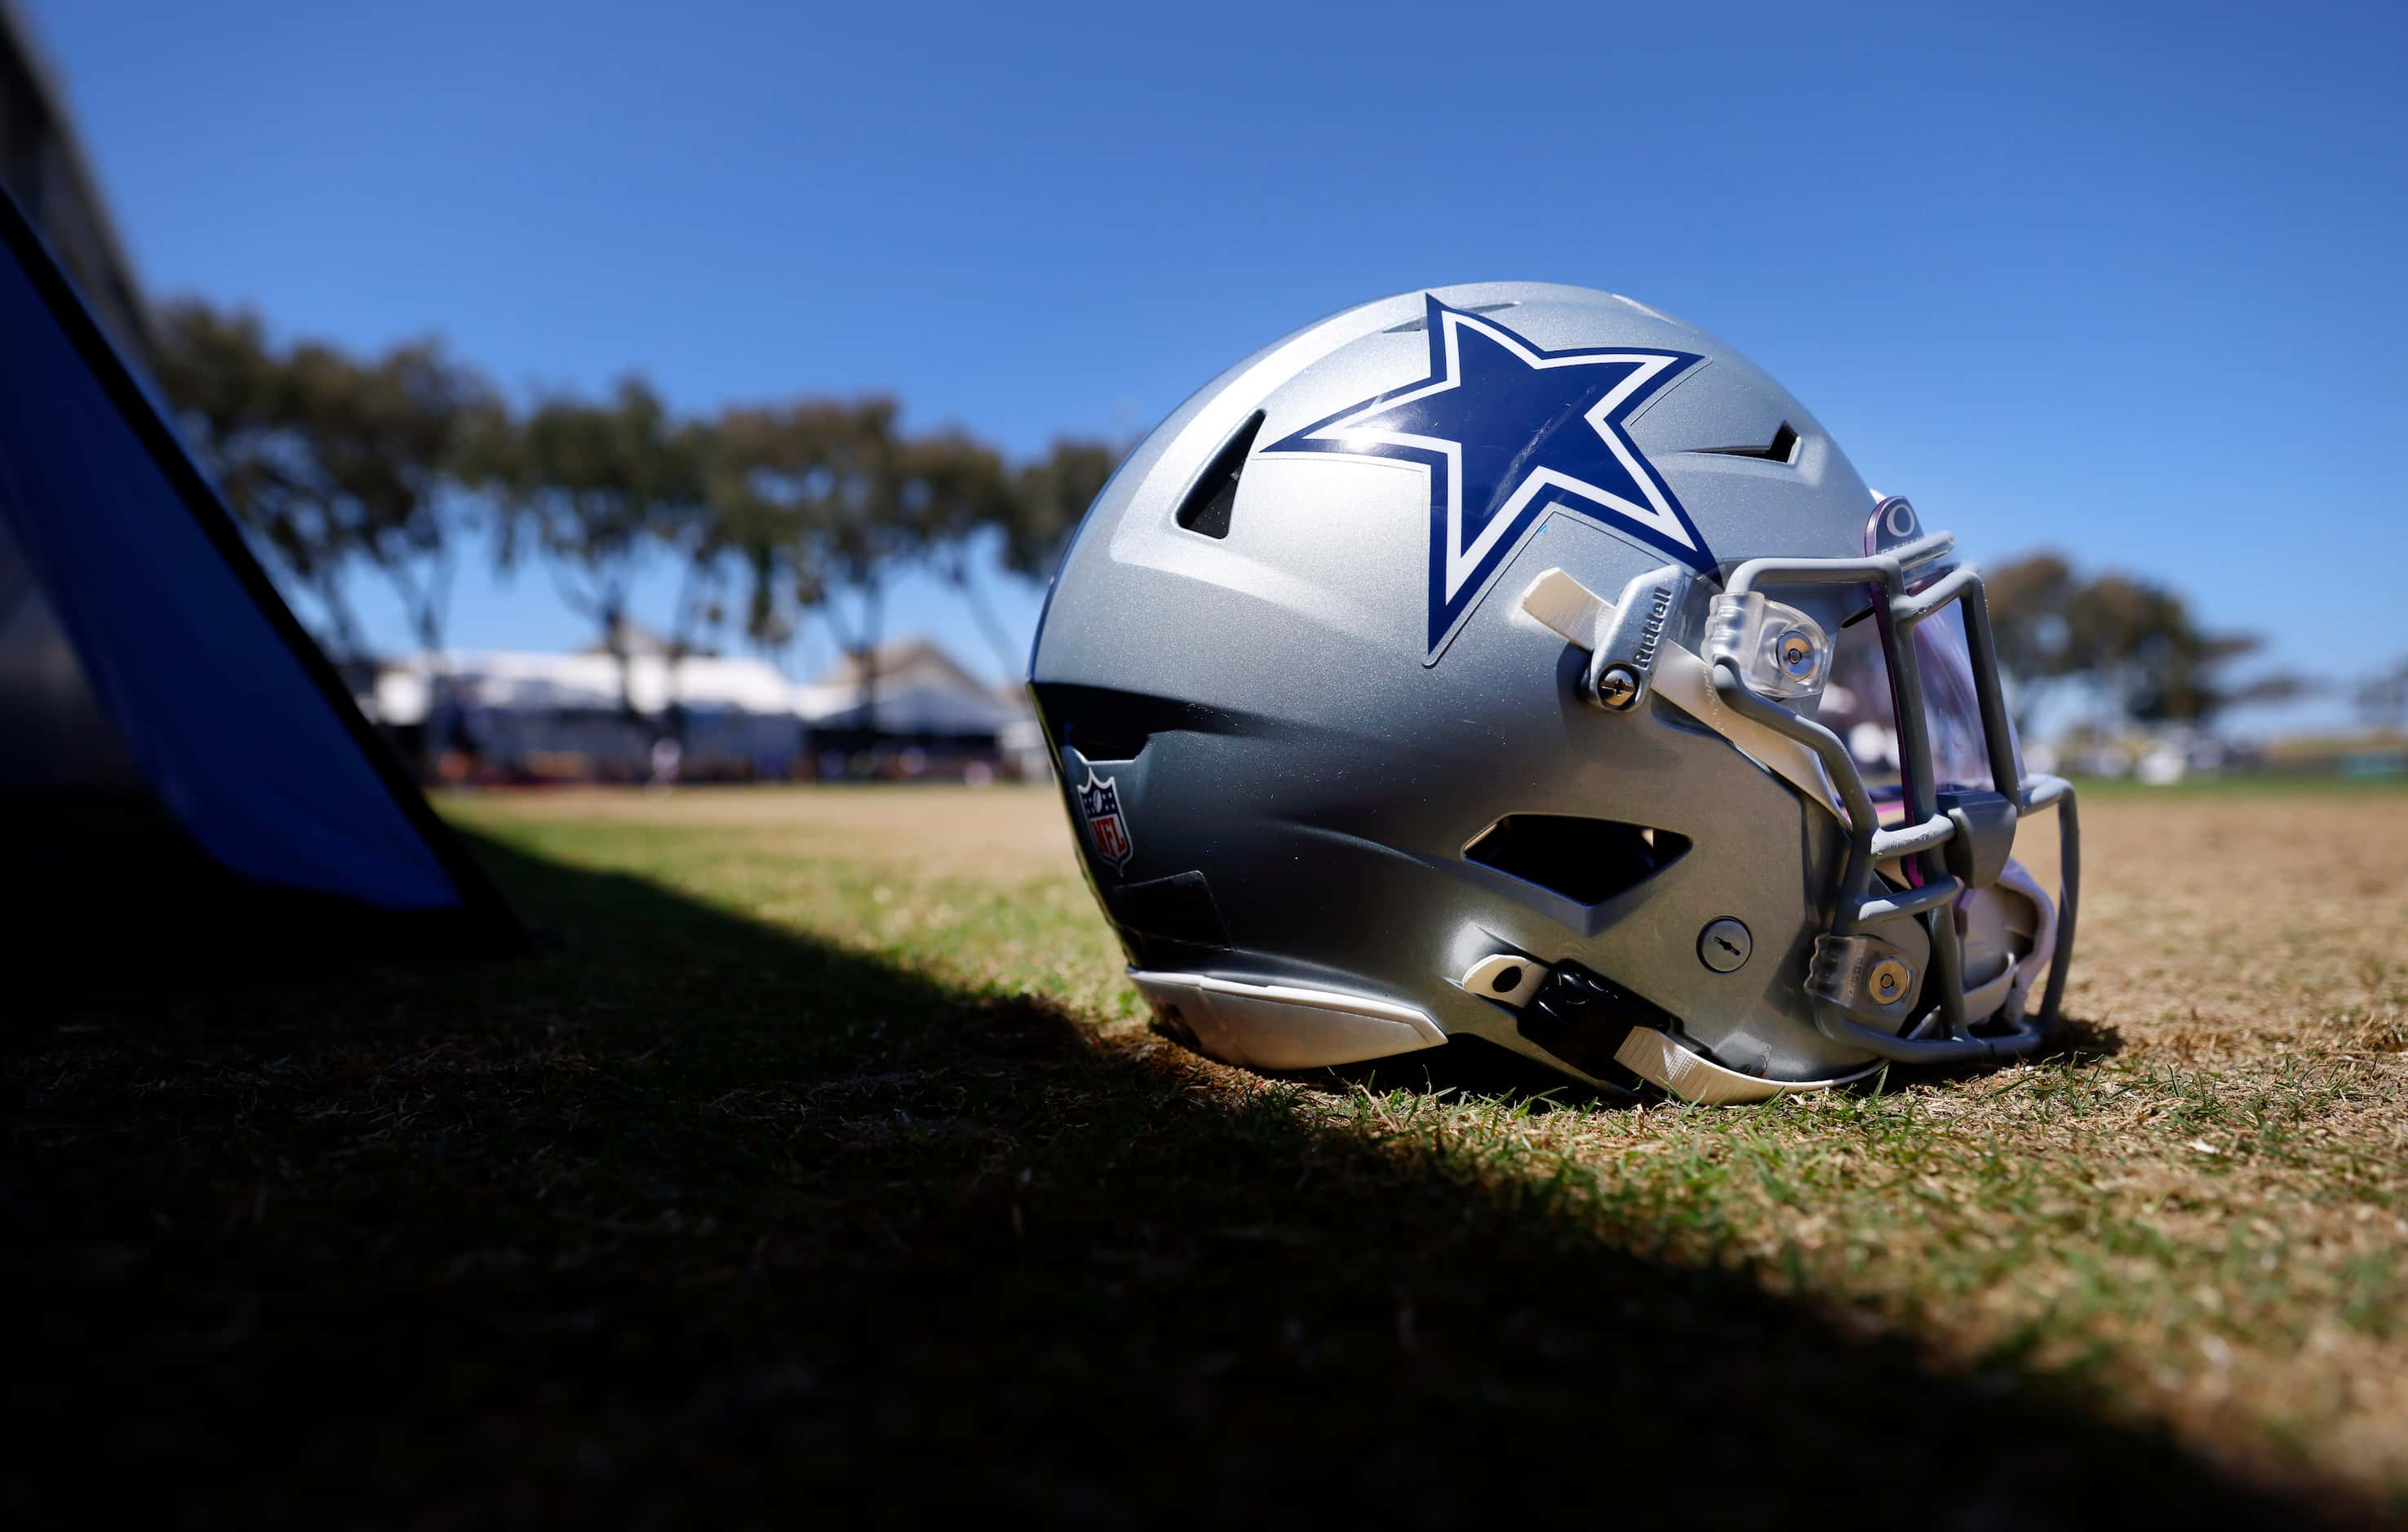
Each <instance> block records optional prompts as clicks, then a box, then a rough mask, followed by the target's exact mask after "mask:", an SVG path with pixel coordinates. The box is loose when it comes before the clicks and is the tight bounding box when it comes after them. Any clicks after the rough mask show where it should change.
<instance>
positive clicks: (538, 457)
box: [158, 300, 2408, 731]
mask: <svg viewBox="0 0 2408 1532" xmlns="http://www.w3.org/2000/svg"><path fill="white" fill-rule="evenodd" d="M161 320H162V322H161V325H160V334H161V337H162V338H161V347H160V353H159V356H158V371H159V377H160V381H161V383H162V385H163V386H164V387H165V390H166V392H167V394H168V395H169V397H170V399H171V400H172V401H173V402H174V404H175V405H176V407H177V408H178V410H179V414H180V415H181V417H182V420H183V423H184V425H185V427H186V430H187V432H188V434H189V436H190V437H191V439H192V440H193V444H194V447H195V450H196V451H198V452H199V453H200V454H201V455H202V457H203V458H204V459H205V461H206V463H207V465H208V467H209V468H211V469H212V470H213V471H214V472H215V474H216V476H217V478H218V481H219V483H220V484H221V485H222V486H223V488H224V490H225V492H226V494H227V497H228V499H229V500H230V501H231V502H232V504H233V506H234V507H235V509H236V513H237V514H238V515H240V516H241V517H242V518H243V520H244V521H245V523H247V524H248V526H249V528H250V530H251V533H252V534H253V535H254V537H255V538H256V540H257V541H258V543H259V544H260V545H261V546H262V547H264V548H265V550H266V551H267V552H268V555H269V557H270V558H271V559H272V560H273V561H274V562H275V563H276V564H278V565H279V566H280V569H279V573H280V574H282V575H283V576H284V577H285V579H286V580H289V581H290V582H291V584H292V585H294V586H295V587H297V588H299V589H301V590H303V591H305V592H307V593H308V594H309V595H310V597H311V598H312V601H311V605H312V606H314V608H315V609H316V610H317V611H318V612H319V613H320V614H321V615H322V626H323V630H324V631H323V637H325V639H326V641H327V647H328V648H329V650H330V651H333V652H334V653H336V654H337V657H341V658H360V657H364V656H365V654H366V648H365V643H364V639H363V636H362V634H361V630H360V624H359V622H358V619H357V617H356V614H355V612H354V610H353V607H352V600H351V590H352V588H353V581H354V580H356V579H357V577H358V575H359V574H360V572H361V571H363V570H366V571H370V572H372V573H373V574H374V575H375V576H376V577H378V578H380V579H381V580H384V581H385V582H386V583H387V584H388V585H389V586H390V587H391V589H392V591H393V593H394V595H395V597H396V598H397V599H398V601H399V603H400V605H401V608H402V609H403V611H404V612H405V613H406V614H407V616H408V620H409V624H410V628H411V631H412V633H413V635H414V636H415V637H416V639H417V641H418V644H419V646H420V647H421V648H422V649H423V650H424V651H426V652H427V653H429V654H430V655H432V654H437V653H439V652H440V651H442V649H443V648H444V637H445V627H446V614H447V612H448V609H449V606H450V600H451V593H452V583H453V579H454V576H455V575H456V573H457V571H458V569H459V566H460V563H461V561H462V560H463V558H465V557H467V556H471V553H472V551H476V550H480V549H486V550H490V551H492V553H493V555H494V556H495V558H496V559H497V560H498V562H499V564H500V566H501V567H502V568H503V569H505V570H511V569H516V568H518V567H520V566H523V565H526V564H536V565H539V566H541V567H542V568H543V569H545V570H546V571H547V572H548V573H549V575H550V577H551V578H552V580H553V581H554V582H555V583H556V585H557V586H558V588H559V592H560V594H561V597H562V599H563V600H564V601H566V603H567V605H568V606H569V607H570V608H571V609H574V610H576V611H577V612H579V613H581V614H582V615H583V616H584V617H585V618H586V619H587V620H588V621H590V622H591V623H593V624H594V627H595V632H596V634H597V635H598V636H599V637H600V641H601V643H602V644H603V645H604V646H605V647H607V648H608V649H609V651H610V652H611V653H612V654H613V655H614V656H615V657H616V658H617V660H618V663H619V668H620V676H621V701H622V706H623V708H624V709H626V710H627V711H628V712H629V713H630V714H631V715H632V713H633V711H634V709H633V706H632V701H631V699H630V696H629V687H628V685H627V676H628V672H629V668H630V664H629V662H630V659H631V641H632V638H633V635H634V634H635V632H636V631H637V625H638V614H637V613H636V612H635V611H634V610H633V607H634V604H635V600H636V591H637V588H638V574H639V572H641V571H642V570H644V569H646V568H647V567H650V566H653V565H654V564H655V563H656V562H657V561H660V560H664V559H666V560H668V561H670V562H671V563H672V564H673V566H674V567H675V568H676V569H677V570H678V571H679V578H678V580H677V582H676V586H677V595H676V597H675V601H674V604H673V606H671V607H670V608H669V609H667V610H665V611H659V612H652V613H647V614H644V615H645V616H646V617H647V618H648V619H649V621H648V623H647V625H649V626H650V627H652V629H653V630H654V631H656V632H657V633H658V634H659V635H660V636H661V640H662V643H663V647H664V648H665V649H666V651H667V655H668V657H669V659H670V661H671V662H672V666H673V667H674V664H675V662H676V661H677V660H679V659H681V658H683V657H684V656H686V655H689V654H692V653H695V652H698V651H703V650H704V649H706V648H710V647H715V646H719V645H723V644H726V643H729V642H743V643H747V644H750V645H752V646H754V647H756V648H758V649H760V650H763V651H770V652H775V651H780V650H781V649H782V648H783V647H784V646H785V644H786V643H787V642H788V641H789V640H790V639H791V638H792V637H793V636H794V634H795V633H796V629H797V627H798V625H799V624H801V623H804V622H807V621H818V622H821V623H824V624H825V627H826V629H827V631H828V632H829V633H830V634H831V636H832V637H834V638H835V639H836V642H837V644H838V646H839V648H840V649H842V650H843V651H845V652H846V653H847V654H849V655H851V656H852V657H853V661H854V668H855V670H856V673H857V674H858V676H859V677H860V680H861V686H862V694H863V698H864V707H865V714H864V717H865V719H867V716H868V714H867V708H868V706H869V702H868V699H869V696H870V694H871V691H872V689H873V688H874V687H875V685H876V680H877V672H876V656H877V651H878V648H879V644H880V641H881V639H882V630H883V622H882V616H883V604H884V597H885V594H886V592H887V590H888V588H889V587H890V585H891V584H892V582H893V581H894V580H895V579H896V576H897V575H898V574H899V573H901V572H902V571H904V570H905V569H907V568H922V569H929V570H933V571H935V572H937V573H939V575H941V576H942V577H943V578H944V579H946V580H950V581H951V582H952V584H953V586H954V587H955V588H956V589H957V590H958V591H959V592H960V594H961V597H962V600H963V605H964V608H965V609H966V610H967V611H968V613H969V614H970V616H971V617H972V618H973V620H974V621H975V622H976V623H978V625H979V627H980V629H981V631H982V633H983V635H984V636H985V637H986V639H987V641H988V642H989V643H990V644H991V645H993V647H994V649H995V651H996V659H997V662H998V664H999V665H1000V666H1002V667H1003V669H1004V670H1005V671H1006V672H1007V673H1010V672H1011V671H1013V670H1016V669H1017V668H1018V666H1019V664H1020V657H1021V647H1020V644H1019V643H1018V642H1016V641H1015V639H1014V637H1013V636H1011V635H1009V634H1007V633H1006V632H1005V631H1004V629H1003V627H1002V624H1001V623H999V622H998V621H997V620H996V614H995V611H994V609H993V607H992V605H991V604H990V602H989V601H988V599H987V597H986V593H985V591H984V590H983V588H982V584H981V574H980V571H981V569H982V567H983V566H984V565H985V559H986V557H987V556H989V555H993V556H995V557H996V558H998V559H999V562H1000V564H1001V566H1002V567H1003V568H1004V569H1006V570H1007V571H1009V572H1011V574H1012V575H1015V576H1018V577H1021V578H1025V579H1028V580H1042V579H1043V578H1045V576H1046V575H1047V574H1048V573H1049V572H1050V571H1051V570H1052V568H1053V565H1054V559H1055V558H1056V556H1057V555H1058V553H1059V551H1060V549H1061V545H1062V543H1063V540H1064V539H1065V538H1066V537H1068V533H1069V531H1070V529H1071V528H1072V527H1073V526H1075V525H1076V524H1077V521H1078V518H1079V516H1080V515H1081V513H1082V511H1083V510H1084V509H1085V508H1086V506H1087V503H1088V502H1089V501H1090V500H1091V499H1092V498H1094V496H1095V494H1096V493H1097V490H1099V489H1100V488H1101V487H1102V484H1103V482H1104V480H1105V479H1106V478H1107V477H1109V476H1110V474H1111V470H1112V468H1113V466H1114V465H1116V463H1117V462H1118V460H1119V458H1120V456H1121V449H1120V448H1119V447H1117V446H1115V445H1113V444H1111V443H1107V442H1103V441H1097V440H1061V441H1057V442H1056V443H1054V446H1053V448H1052V450H1051V451H1048V452H1047V453H1046V454H1044V455H1043V456H1042V457H1040V458H1039V459H1037V460H1035V461H1033V462H1028V463H1024V464H1019V465H1013V464H1010V463H1007V462H1006V461H1005V460H1004V458H1003V457H1002V456H1001V455H1000V454H999V453H997V452H996V451H995V450H994V449H993V448H991V447H988V446H987V445H985V444H983V443H982V442H980V441H978V440H977V439H976V438H974V437H970V436H969V435H968V434H966V433H964V432H962V431H959V430H954V429H942V430H935V431H922V432H912V431H907V430H906V429H904V428H903V425H902V423H901V422H900V420H899V419H898V409H897V406H896V401H894V400H893V399H889V398H882V397H870V398H860V399H850V400H843V399H802V400H798V401H795V402H790V403H784V404H776V405H766V406H749V407H740V408H728V409H724V410H723V411H721V412H720V413H718V414H717V415H715V416H711V417H709V418H699V419H697V418H682V417H680V416H679V415H677V414H675V413H674V412H673V411H671V410H670V409H669V408H667V406H666V405H665V404H664V403H663V401H662V400H661V398H660V397H659V395H658V394H655V393H654V392H653V390H652V388H651V387H650V386H649V385H648V384H646V383H645V382H644V381H643V380H642V379H636V378H630V379H627V380H625V381H624V382H622V383H620V384H619V385H618V387H617V389H616V390H615V391H613V392H612V393H611V394H609V395H608V396H606V397H602V398H591V397H584V396H579V395H575V394H559V395H552V396H548V397H542V398H538V399H537V400H536V401H534V402H533V403H532V404H529V405H526V406H524V407H520V408H514V407H512V406H511V405H510V404H509V402H508V401H506V400H505V399H504V398H503V397H502V395H501V394H499V393H498V392H497V391H496V390H495V388H494V387H493V386H492V384H490V383H489V382H488V381H487V380H486V379H484V378H483V377H482V376H481V375H480V373H479V372H478V371H477V370H476V369H475V368H473V367H471V366H468V365H465V364H463V363H461V362H459V361H457V360H456V359H454V358H452V356H450V355H448V354H447V353H446V351H444V349H443V348H442V346H441V345H440V344H439V343H437V342H434V341H418V342H412V343H409V344H406V345H401V346H396V347H394V348H393V349H391V350H389V351H385V352H383V353H382V354H381V355H378V356H374V357H366V358H362V357H356V356H353V355H351V354H349V353H347V352H345V351H340V350H338V349H337V348H335V347H331V346H327V345H324V344H322V343H318V342H313V341H301V342H296V343H293V344H289V345H278V344H276V343H274V342H272V341H271V340H270V339H269V337H268V336H266V334H265V330H264V328H263V326H262V325H261V323H260V322H259V321H258V320H257V318H256V317H254V316H252V315H251V314H248V313H244V312H228V311H225V310H222V309H218V308H212V307H210V306H208V305H207V304H205V303H201V302H197V301H193V300H186V301H183V302H180V303H178V304H174V305H171V306H169V307H168V308H166V309H165V312H164V313H163V314H162V315H161ZM1988 583H1989V590H1990V593H1991V601H1992V606H1993V609H1994V612H1995V615H1996V620H1997V626H1998V634H1999V643H2000V660H2001V663H2002V666H2003V667H2004V668H2005V669H2006V670H2007V672H2008V676H2009V680H2010V684H2011V685H2012V687H2013V689H2014V695H2015V699H2016V710H2017V713H2018V715H2019V720H2018V721H2019V723H2022V724H2023V726H2024V727H2025V728H2026V730H2027V731H2029V730H2030V728H2031V727H2032V725H2033V724H2034V723H2036V722H2038V721H2039V718H2040V716H2041V715H2042V714H2043V713H2044V712H2048V711H2051V710H2052V709H2051V708H2050V703H2051V699H2052V698H2056V697H2059V696H2062V695H2063V694H2065V693H2067V692H2068V691H2079V692H2081V693H2082V694H2084V695H2085V697H2087V698H2088V699H2089V700H2090V701H2091V702H2092V703H2093V704H2094V705H2095V706H2096V707H2097V709H2098V710H2100V711H2102V712H2106V713H2109V714H2111V715H2113V716H2115V717H2118V718H2120V719H2123V720H2128V721H2129V722H2131V723H2139V724H2142V725H2152V724H2160V723H2185V722H2188V723H2204V722H2207V721H2209V720H2211V719H2212V718H2214V715H2215V714H2217V713H2218V712H2220V711H2222V710H2223V709H2226V708H2228V707H2230V706H2232V705H2234V704H2237V703H2243V702H2259V701H2272V700H2280V699H2283V698H2286V697H2288V696H2292V695H2296V694H2298V693H2299V692H2300V690H2301V689H2302V688H2301V686H2300V682H2298V681H2297V680H2293V679H2290V678H2287V677H2280V676H2277V677H2272V678H2268V679H2261V680H2256V681H2252V682H2245V683H2244V682H2240V681H2236V680H2232V679H2231V674H2232V666H2233V664H2234V662H2235V661H2237V660H2240V659H2242V658H2243V657H2244V656H2246V655H2247V654H2249V653H2250V652H2252V651H2254V650H2255V649H2256V648H2257V640H2256V639H2255V638H2252V637H2243V636H2234V635H2224V634H2213V633H2209V632H2206V631H2203V630H2202V629H2201V628H2200V626H2199V625H2198V623H2196V622H2195V620H2194V618H2193V616H2192V613H2191V612H2190V610H2189V609H2188V607H2187V606H2186V603H2185V602H2184V601H2183V599H2182V598H2181V597H2180V596H2179V595H2178V594H2174V593H2173V592H2171V591H2169V590H2166V589H2164V588H2163V587H2160V586H2157V585H2153V584H2150V583H2148V582H2146V581H2144V580H2133V579H2130V578H2128V577H2125V576H2121V575H2115V574H2104V575H2085V574H2082V573H2080V572H2078V571H2077V570H2075V569H2074V568H2073V567H2072V566H2071V565H2070V564H2069V563H2068V562H2067V561H2066V560H2065V559H2064V558H2063V557H2062V556H2060V555H2057V554H2054V553H2042V554H2037V555H2033V556H2030V557H2027V558H2024V559H2020V560H2017V561H2015V562H2014V563H2011V564H2008V565H2006V566H2001V567H1999V568H1997V569H1995V570H1994V571H1992V573H1991V574H1990V577H1989V582H1988ZM430 680H431V682H432V684H434V685H435V686H437V687H438V688H439V687H440V685H441V677H440V675H439V673H438V674H437V675H435V676H432V677H431V678H430ZM2403 684H2408V683H2401V682H2400V681H2399V680H2396V679H2394V680H2391V681H2390V683H2389V686H2388V689H2384V688H2381V687H2374V686H2371V687H2370V689H2369V693H2370V694H2369V696H2368V697H2367V698H2366V699H2364V701H2365V705H2366V706H2368V708H2369V709H2370V711H2372V710H2376V709H2380V708H2382V707H2384V706H2385V705H2386V704H2388V705H2390V706H2391V707H2393V708H2395V709H2397V708H2400V707H2402V706H2403V705H2401V704H2400V703H2398V702H2397V700H2396V699H2395V698H2394V697H2393V693H2396V692H2400V691H2401V690H2402V689H2403ZM2378 691H2379V692H2380V693H2381V694H2380V695H2379V696H2378V695H2375V693H2376V692H2378ZM436 700H437V703H438V705H439V703H440V700H441V699H440V697H439V695H438V696H437V699H436ZM2055 710H2057V711H2059V712H2061V711H2062V710H2061V709H2055ZM664 722H665V723H667V726H668V727H669V728H670V729H672V730H681V727H682V719H681V718H680V717H679V716H678V714H677V709H675V708H674V706H672V709H671V715H670V717H669V718H668V719H667V720H665V721H664Z"/></svg>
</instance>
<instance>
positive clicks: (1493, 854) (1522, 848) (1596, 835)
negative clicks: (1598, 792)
mask: <svg viewBox="0 0 2408 1532" xmlns="http://www.w3.org/2000/svg"><path fill="white" fill-rule="evenodd" d="M1688 849H1689V840H1688V838H1687V837H1686V836H1678V835H1674V834H1673V833H1672V832H1671V831H1670V830H1658V829H1654V828H1651V827H1649V826H1647V825H1644V824H1625V823H1621V822H1620V821H1618V820H1611V819H1583V818H1580V817H1578V816H1576V815H1571V814H1508V815H1506V816H1505V817H1504V818H1503V819H1500V820H1498V822H1497V823H1494V824H1492V825H1490V826H1489V827H1488V828H1487V829H1486V830H1485V831H1484V832H1483V833H1482V834H1481V836H1480V838H1478V839H1476V840H1474V841H1472V843H1471V844H1470V845H1469V846H1466V847H1465V848H1464V849H1463V854H1464V857H1465V858H1466V859H1467V860H1469V861H1472V862H1477V863H1479V864H1480V865H1481V866H1484V867H1493V868H1495V869H1496V870H1497V871H1498V872H1501V873H1504V874H1505V875H1506V876H1507V877H1509V878H1519V879H1521V880H1522V881H1524V882H1526V883H1536V884H1537V885H1539V886H1540V887H1541V888H1543V889H1545V890H1546V891H1547V892H1549V893H1550V894H1558V895H1562V896H1563V897H1565V898H1567V899H1570V900H1571V901H1572V902H1573V903H1574V904H1589V905H1593V904H1603V903H1604V902H1605V901H1606V900H1608V899H1611V898H1613V896H1614V895H1617V894H1625V893H1627V892H1629V891H1630V890H1631V889H1634V888H1637V887H1638V886H1639V885H1640V884H1641V883H1643V882H1645V881H1647V880H1648V879H1650V878H1653V877H1655V876H1656V874H1657V873H1659V872H1661V871H1663V870H1664V869H1665V868H1666V867H1669V866H1671V865H1672V864H1673V863H1674V862H1677V861H1679V860H1680V859H1681V853H1682V852H1685V851H1687V850H1688Z"/></svg>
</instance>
